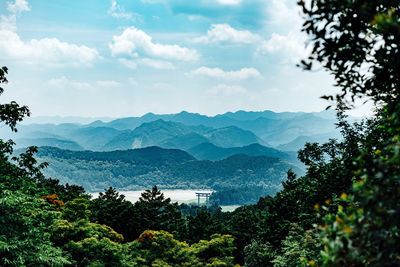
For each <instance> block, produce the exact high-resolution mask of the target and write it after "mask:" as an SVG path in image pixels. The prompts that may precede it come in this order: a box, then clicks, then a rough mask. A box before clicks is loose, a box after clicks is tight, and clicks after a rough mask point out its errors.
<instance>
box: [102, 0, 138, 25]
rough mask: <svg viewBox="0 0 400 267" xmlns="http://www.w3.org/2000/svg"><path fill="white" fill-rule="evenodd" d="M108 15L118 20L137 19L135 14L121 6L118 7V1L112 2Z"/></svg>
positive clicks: (113, 0)
mask: <svg viewBox="0 0 400 267" xmlns="http://www.w3.org/2000/svg"><path fill="white" fill-rule="evenodd" d="M108 14H110V15H111V16H112V17H114V18H117V19H129V20H131V19H133V18H134V17H135V14H134V13H132V12H127V11H125V9H124V8H123V7H121V6H119V5H118V3H117V0H112V1H111V7H110V9H109V10H108Z"/></svg>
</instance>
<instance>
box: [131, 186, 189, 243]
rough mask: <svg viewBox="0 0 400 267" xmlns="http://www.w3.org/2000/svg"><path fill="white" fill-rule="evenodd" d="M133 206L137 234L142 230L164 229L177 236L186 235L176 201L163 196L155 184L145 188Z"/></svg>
mask: <svg viewBox="0 0 400 267" xmlns="http://www.w3.org/2000/svg"><path fill="white" fill-rule="evenodd" d="M134 207H135V218H137V220H136V230H137V231H139V234H140V233H142V232H143V231H144V230H165V231H168V232H170V233H172V234H174V235H176V236H177V237H178V238H179V237H184V236H186V233H185V232H186V225H185V221H184V219H183V218H182V214H181V213H180V212H179V208H178V203H171V199H170V198H164V194H163V193H161V191H160V190H159V189H158V188H157V186H154V187H153V188H152V189H151V190H145V191H144V192H143V193H142V195H141V197H140V198H139V201H138V202H136V203H135V204H134Z"/></svg>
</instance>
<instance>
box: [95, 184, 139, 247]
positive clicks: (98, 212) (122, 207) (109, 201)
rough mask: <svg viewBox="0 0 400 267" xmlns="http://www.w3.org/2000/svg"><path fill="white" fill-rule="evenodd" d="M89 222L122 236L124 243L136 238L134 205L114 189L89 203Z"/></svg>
mask: <svg viewBox="0 0 400 267" xmlns="http://www.w3.org/2000/svg"><path fill="white" fill-rule="evenodd" d="M90 210H91V221H92V222H97V223H100V224H105V225H108V226H110V227H112V228H113V229H115V230H116V231H117V232H119V233H121V234H122V235H123V236H124V239H125V241H132V240H134V239H135V238H137V237H138V235H137V229H136V222H135V221H136V220H139V219H140V218H137V217H136V212H135V208H134V205H133V204H132V203H131V202H130V201H127V200H126V199H125V196H124V195H120V194H119V193H118V192H117V191H116V190H115V189H114V188H112V187H110V188H108V189H107V190H106V191H105V192H104V193H100V194H99V197H98V198H96V199H94V200H92V201H91V202H90Z"/></svg>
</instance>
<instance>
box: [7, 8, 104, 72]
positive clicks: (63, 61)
mask: <svg viewBox="0 0 400 267" xmlns="http://www.w3.org/2000/svg"><path fill="white" fill-rule="evenodd" d="M7 9H8V10H9V11H10V12H11V13H12V14H10V15H9V16H4V15H3V16H1V20H0V57H1V58H5V59H8V60H17V61H23V62H24V63H28V64H47V65H52V66H61V65H73V66H79V65H85V66H88V65H91V64H92V63H93V62H94V61H95V60H96V59H98V58H99V53H98V52H97V50H96V49H94V48H90V47H87V46H84V45H77V44H73V43H67V42H62V41H60V40H59V39H57V38H42V39H31V40H28V41H25V40H22V39H21V37H20V36H19V35H18V33H17V27H16V17H17V16H16V13H19V12H22V11H28V10H29V6H28V3H27V2H26V1H19V0H17V1H15V3H14V4H12V3H8V6H7Z"/></svg>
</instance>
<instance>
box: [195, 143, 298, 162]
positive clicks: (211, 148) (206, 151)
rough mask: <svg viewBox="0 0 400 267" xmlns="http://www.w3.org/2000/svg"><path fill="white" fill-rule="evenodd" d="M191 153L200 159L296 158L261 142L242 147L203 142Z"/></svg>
mask: <svg viewBox="0 0 400 267" xmlns="http://www.w3.org/2000/svg"><path fill="white" fill-rule="evenodd" d="M187 152H188V153H189V154H191V155H192V156H194V157H195V158H197V159H199V160H222V159H225V158H228V157H231V156H233V155H238V154H242V155H247V156H265V157H271V158H279V159H284V160H295V159H296V158H295V157H294V155H292V154H289V153H285V152H282V151H279V150H277V149H274V148H270V147H265V146H262V145H260V144H251V145H248V146H242V147H229V148H223V147H218V146H216V145H214V144H211V143H202V144H200V145H197V146H195V147H192V148H190V149H189V150H187Z"/></svg>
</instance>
